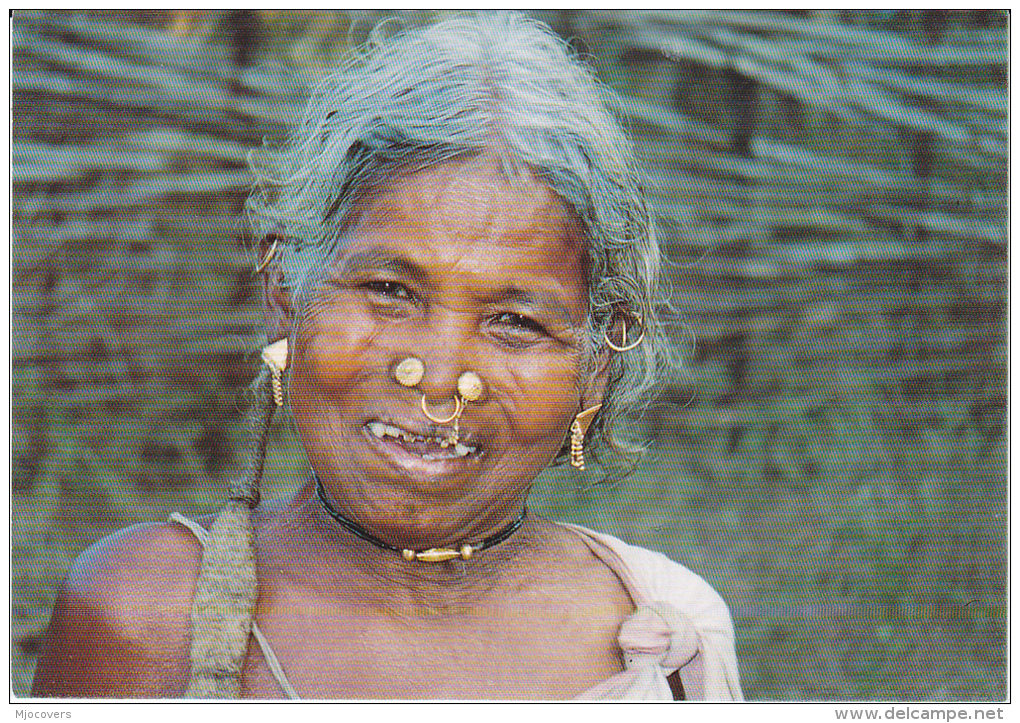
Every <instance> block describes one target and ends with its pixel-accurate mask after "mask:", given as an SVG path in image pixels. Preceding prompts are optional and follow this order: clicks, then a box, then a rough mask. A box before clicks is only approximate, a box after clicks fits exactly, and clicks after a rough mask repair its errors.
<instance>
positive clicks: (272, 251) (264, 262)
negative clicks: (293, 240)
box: [252, 236, 280, 276]
mask: <svg viewBox="0 0 1020 723" xmlns="http://www.w3.org/2000/svg"><path fill="white" fill-rule="evenodd" d="M279 245H280V237H279V236H277V237H276V238H275V239H273V245H272V246H270V247H269V250H268V251H266V255H265V256H263V257H262V258H261V259H260V260H259V262H258V263H257V264H255V272H254V273H253V274H252V276H258V275H259V274H261V273H262V272H263V271H265V270H266V267H267V266H269V262H270V261H272V260H273V257H274V256H276V248H277V247H278V246H279Z"/></svg>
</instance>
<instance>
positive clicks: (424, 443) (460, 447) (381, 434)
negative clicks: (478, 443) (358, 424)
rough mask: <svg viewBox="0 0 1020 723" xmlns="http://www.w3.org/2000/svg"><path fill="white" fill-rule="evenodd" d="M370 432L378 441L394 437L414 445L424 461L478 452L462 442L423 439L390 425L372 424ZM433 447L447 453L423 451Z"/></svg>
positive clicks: (430, 437)
mask: <svg viewBox="0 0 1020 723" xmlns="http://www.w3.org/2000/svg"><path fill="white" fill-rule="evenodd" d="M368 431H370V432H371V433H372V434H373V435H374V436H375V437H376V438H378V439H385V438H386V437H393V438H394V439H398V440H400V441H402V442H404V443H405V444H406V445H413V446H414V447H415V449H413V451H414V452H415V453H417V454H420V455H421V457H422V459H427V460H434V459H454V458H457V457H466V456H467V455H469V454H472V453H474V452H477V451H478V450H477V448H475V447H469V446H467V445H464V444H461V443H460V442H456V443H453V442H452V441H451V440H450V439H448V438H446V437H440V436H438V435H437V436H428V437H423V436H421V435H418V434H412V433H411V432H408V431H407V430H404V429H400V428H399V427H391V426H390V425H388V424H383V423H382V422H370V423H369V425H368ZM433 446H438V447H439V448H440V449H443V450H446V451H445V452H438V453H436V454H432V453H429V452H426V451H424V450H423V449H422V448H423V447H424V448H426V449H427V448H429V447H433ZM451 448H452V449H451Z"/></svg>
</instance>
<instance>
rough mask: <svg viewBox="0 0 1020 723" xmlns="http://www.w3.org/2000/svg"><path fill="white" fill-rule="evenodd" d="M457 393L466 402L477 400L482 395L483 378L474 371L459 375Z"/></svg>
mask: <svg viewBox="0 0 1020 723" xmlns="http://www.w3.org/2000/svg"><path fill="white" fill-rule="evenodd" d="M457 393H458V394H460V396H461V399H463V400H464V401H465V402H476V401H478V400H479V399H480V398H481V396H482V380H481V378H480V377H479V376H478V375H477V374H475V373H474V372H464V373H463V374H461V375H460V376H459V377H457Z"/></svg>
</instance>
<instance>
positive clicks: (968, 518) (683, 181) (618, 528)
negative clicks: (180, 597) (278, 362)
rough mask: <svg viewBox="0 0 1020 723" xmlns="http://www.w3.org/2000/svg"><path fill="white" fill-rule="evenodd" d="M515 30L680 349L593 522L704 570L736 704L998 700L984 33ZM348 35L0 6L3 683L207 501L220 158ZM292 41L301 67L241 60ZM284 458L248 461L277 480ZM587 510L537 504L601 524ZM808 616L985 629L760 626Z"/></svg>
mask: <svg viewBox="0 0 1020 723" xmlns="http://www.w3.org/2000/svg"><path fill="white" fill-rule="evenodd" d="M536 14H537V15H539V16H540V17H541V19H543V20H546V21H547V22H549V23H550V24H551V25H552V26H553V27H554V28H555V29H557V30H558V31H559V32H560V33H561V34H562V35H563V36H564V37H566V38H569V39H571V41H572V42H573V44H574V45H575V47H577V48H578V49H579V50H581V51H582V52H585V51H587V50H590V51H591V52H592V53H593V54H595V55H596V56H597V59H596V60H593V62H594V63H595V64H596V67H597V68H598V69H599V71H600V72H601V74H602V75H603V77H604V78H605V79H606V80H607V82H608V83H609V84H610V85H611V86H613V87H614V88H615V89H617V90H618V92H619V101H618V111H619V112H620V114H621V116H622V117H623V118H624V119H625V121H626V123H627V124H628V126H629V128H630V130H631V133H632V135H633V136H634V139H635V141H636V143H637V146H638V151H639V154H640V155H641V157H642V158H643V159H644V161H645V163H646V167H647V168H648V171H649V178H650V182H651V188H652V200H653V202H654V203H655V204H656V206H657V207H658V209H659V210H660V211H661V213H662V217H663V223H662V234H661V236H662V241H663V245H664V247H665V248H666V249H667V251H668V253H669V255H670V257H671V259H672V261H673V264H674V265H673V267H672V273H671V276H672V277H673V278H672V281H673V284H674V286H675V302H676V306H677V308H678V310H679V311H680V314H681V322H680V323H679V324H678V325H677V343H678V344H679V345H681V348H682V349H683V350H684V352H685V353H686V355H687V357H688V364H687V368H686V369H685V373H684V374H683V375H682V376H681V377H680V378H678V379H674V380H669V383H668V385H667V389H666V391H665V394H664V395H663V401H662V402H661V403H660V404H658V405H656V406H655V407H654V408H653V409H652V410H650V411H649V413H648V414H647V415H646V417H645V418H644V419H642V420H640V425H641V426H642V428H643V429H644V430H645V431H647V432H648V433H649V435H650V436H651V437H652V438H653V439H655V440H656V444H657V446H656V451H657V453H656V454H655V455H653V458H654V462H653V463H652V465H651V467H649V468H648V469H646V470H645V471H644V472H639V474H638V475H637V476H636V481H631V482H628V483H624V484H623V485H621V486H619V487H618V488H615V489H614V490H612V491H611V492H609V493H607V494H609V495H610V497H611V501H612V503H613V511H612V513H611V515H610V517H611V519H610V520H609V522H608V523H607V524H609V525H610V531H615V532H617V533H618V534H622V535H623V536H625V537H627V538H628V539H631V540H633V541H635V542H638V543H642V544H646V545H649V546H652V547H657V548H659V549H663V550H665V551H666V552H668V553H670V554H672V555H673V556H674V557H676V558H677V559H680V560H681V561H684V562H685V563H687V564H691V565H692V566H694V567H696V569H699V571H701V570H702V566H703V567H704V568H705V570H706V572H705V574H706V577H708V578H709V579H710V580H711V581H712V582H713V584H715V585H716V586H717V587H718V588H719V589H720V590H721V591H722V592H723V593H724V596H725V597H727V599H728V600H729V601H730V602H731V605H733V608H734V615H735V618H736V621H737V624H738V642H739V644H740V645H741V650H740V654H741V658H742V663H743V665H744V676H745V681H746V683H747V685H748V692H749V694H750V695H752V696H759V697H776V698H784V697H785V698H804V697H809V698H819V697H820V698H854V697H858V698H859V697H872V696H873V697H886V698H907V699H911V698H925V699H938V698H994V697H1002V696H1003V695H1004V691H1005V671H1004V668H1003V665H1004V663H1003V661H1004V654H1005V651H1004V647H1003V646H1004V640H1005V637H1004V636H1005V633H1004V629H1005V628H1004V624H1005V623H1004V615H1002V614H1001V611H1002V610H1004V609H1005V608H1004V607H1002V606H1003V605H1004V604H1005V547H1004V543H1005V513H1006V492H1005V490H1006V482H1005V462H1004V449H1005V447H1004V445H1005V431H1004V429H1005V410H1006V404H1007V396H1006V394H1007V392H1006V377H1005V374H1006V360H1007V352H1006V346H1005V334H1004V325H1005V317H1006V303H1007V302H1006V295H1005V293H1006V292H1005V288H1006V279H1007V276H1008V261H1007V258H1008V248H1007V244H1008V242H1007V233H1008V226H1007V221H1006V218H1007V214H1006V211H1007V193H1008V180H1007V171H1008V166H1007V163H1008V152H1009V134H1008V110H1009V108H1008V96H1007V93H1006V90H1005V83H1006V72H1007V71H1006V68H1007V63H1008V28H1006V27H1004V21H1003V19H1002V17H1001V16H999V15H996V14H995V13H955V14H953V13H943V12H941V11H938V12H937V11H925V12H913V13H909V12H905V13H900V14H899V15H896V16H878V15H875V14H871V15H868V14H866V13H842V14H840V13H830V12H824V13H806V14H805V13H799V14H797V13H794V14H790V13H774V12H722V11H711V12H682V11H673V12H664V11H662V12H641V13H606V12H600V11H572V12H561V13H549V12H547V13H536ZM379 17H381V16H379V15H376V14H372V13H368V14H365V15H363V16H354V15H351V14H345V13H334V14H321V13H320V14H318V15H317V16H305V15H301V14H296V13H295V14H292V15H288V14H277V15H271V14H264V15H263V16H261V17H259V16H258V15H257V14H254V13H251V12H248V13H247V14H244V13H242V14H241V15H234V16H232V17H228V18H220V21H221V25H220V26H219V27H218V28H216V27H213V28H211V29H210V28H208V27H207V30H209V32H210V33H212V34H213V36H214V40H215V39H216V38H220V39H226V40H228V41H230V40H233V41H234V46H233V48H232V47H231V46H230V43H229V42H228V43H226V44H224V43H218V42H210V39H209V37H206V36H207V35H208V34H209V33H205V36H204V35H203V33H195V34H194V36H191V37H188V36H187V33H186V29H182V28H181V27H180V26H179V25H174V24H173V23H174V22H175V21H176V22H178V23H180V22H181V18H180V17H179V16H178V17H174V16H171V15H168V16H166V17H165V18H156V17H155V16H154V14H150V15H149V16H142V17H135V16H132V17H125V16H123V15H116V14H113V15H111V14H75V13H62V12H57V13H35V12H16V13H15V14H14V20H13V30H12V32H13V35H12V46H13V54H14V55H13V58H14V64H13V77H12V81H13V97H14V125H13V145H12V182H13V189H14V203H13V207H12V241H13V244H12V249H13V253H12V302H13V303H12V326H13V340H14V341H13V349H12V361H13V372H12V382H13V390H12V391H13V425H14V426H13V430H14V431H13V440H12V441H13V487H14V499H13V508H14V509H13V513H14V519H13V529H12V532H13V535H12V538H13V548H12V558H13V562H14V563H15V564H14V566H13V567H12V571H13V573H12V575H13V587H14V601H13V610H12V626H13V630H12V632H13V635H12V641H13V655H14V658H15V660H14V683H15V690H16V692H19V691H20V692H22V693H23V692H24V690H25V686H26V682H25V681H26V680H27V679H28V677H30V670H31V666H32V660H33V656H34V654H35V652H36V648H37V645H38V640H39V636H40V634H41V632H42V631H43V630H44V627H45V622H46V617H47V615H48V606H49V605H50V604H51V602H52V598H53V594H54V589H55V585H56V583H57V581H58V580H59V578H60V577H61V576H62V575H63V573H64V571H65V570H66V567H67V565H68V562H69V560H70V559H71V558H72V557H73V556H74V555H75V554H77V552H79V551H80V550H81V549H82V548H83V547H84V546H85V545H87V544H88V543H90V542H91V541H92V540H94V539H95V538H96V537H97V536H98V535H100V534H103V533H104V532H107V531H109V530H110V529H111V528H113V527H116V526H117V525H119V524H124V523H125V522H130V521H132V520H135V519H146V518H150V519H151V518H152V516H153V515H161V514H164V513H165V512H167V511H169V510H171V509H177V508H181V507H184V508H185V509H188V510H195V509H211V508H213V507H215V506H216V504H217V502H216V500H218V499H219V496H220V495H221V492H220V490H222V489H223V487H224V480H225V478H226V477H227V476H228V475H229V474H230V473H231V472H232V470H233V468H234V463H235V450H236V449H237V447H238V445H239V444H240V443H242V441H243V436H242V432H241V430H240V425H239V424H238V421H239V418H240V415H241V412H242V410H243V407H244V398H243V393H242V392H241V391H240V390H243V388H244V386H245V385H246V384H247V382H248V380H249V379H250V378H251V376H252V374H253V371H254V368H255V365H256V359H257V355H255V354H254V350H256V349H257V348H258V347H259V346H260V342H259V336H260V330H259V313H258V311H257V298H256V293H255V288H254V285H253V283H252V279H251V255H250V252H249V251H248V248H247V241H248V240H247V239H246V237H245V230H244V226H243V222H242V221H241V220H240V219H239V214H240V211H241V207H242V203H243V199H244V197H245V196H246V194H247V192H248V188H249V184H250V182H251V177H250V174H249V173H248V170H247V157H248V153H249V152H250V151H251V150H252V149H254V148H259V147H260V146H261V145H262V144H263V141H264V140H267V141H268V142H269V143H270V145H272V144H273V143H278V142H279V141H281V140H282V139H283V138H284V137H285V134H286V132H287V128H288V123H290V122H292V121H293V119H294V118H295V117H296V115H297V114H298V109H299V108H300V105H301V102H302V98H303V96H304V93H305V92H306V88H307V86H308V84H309V83H311V82H313V81H314V79H315V77H316V76H317V74H318V73H319V72H320V70H319V68H318V67H316V62H314V61H315V60H321V61H323V62H328V61H329V59H330V58H331V57H333V56H332V53H333V52H334V51H333V48H335V47H342V46H343V45H345V42H336V40H337V38H338V37H339V38H340V39H341V41H344V40H348V41H349V40H351V39H353V40H357V39H358V38H359V35H358V33H359V32H362V31H363V30H367V29H368V28H370V27H372V25H374V23H375V22H376V20H377V19H378V18H379ZM253 18H254V19H253ZM324 18H325V20H324ZM139 19H141V20H144V21H146V22H147V23H148V25H140V24H136V23H134V22H127V20H139ZM405 19H408V20H409V21H411V22H413V21H416V20H417V18H416V17H411V16H407V17H406V18H405ZM299 21H300V22H299ZM327 21H328V22H327ZM341 21H342V22H341ZM206 23H207V25H208V20H207V21H206ZM245 23H248V25H245ZM295 27H297V28H298V30H297V31H296V32H297V36H298V38H299V40H300V41H301V42H298V43H297V44H296V45H291V49H292V51H293V52H292V54H291V56H290V59H291V60H293V58H294V57H295V55H294V52H297V51H296V50H294V48H297V50H300V52H301V53H303V55H302V59H303V60H304V61H305V62H302V63H299V64H298V65H299V66H300V67H299V68H298V69H295V68H294V67H293V66H291V67H287V66H284V65H281V64H279V63H275V62H271V58H268V57H266V56H265V55H264V56H261V57H260V59H259V62H253V61H252V60H251V59H250V58H248V57H245V56H244V55H243V53H242V55H238V53H239V52H241V51H244V50H245V48H246V47H247V43H246V41H245V38H247V37H256V36H258V35H259V31H260V29H261V31H262V32H263V36H262V37H263V38H264V39H265V38H268V37H269V35H270V33H269V32H268V31H281V32H282V31H292V30H293V28H295ZM244 32H248V33H249V35H248V36H245V35H244ZM182 35H183V36H184V37H182ZM302 43H304V45H302ZM310 58H312V59H313V60H309V59H310ZM279 437H280V443H281V444H282V445H284V448H285V449H287V450H288V451H287V452H286V453H284V456H285V457H286V459H285V460H284V461H282V462H278V463H277V464H278V466H279V468H280V469H285V470H290V471H294V470H297V469H299V468H300V467H301V464H302V463H301V460H300V454H299V453H298V452H297V451H296V450H295V447H294V445H295V442H294V439H293V435H292V434H290V433H289V430H288V429H286V428H283V429H281V430H279ZM552 479H553V481H554V482H555V481H556V479H557V478H556V477H555V474H554V475H553V477H552ZM282 489H283V490H285V489H286V485H283V487H282ZM550 489H552V487H550ZM678 490H680V491H679V492H678ZM543 495H545V496H543ZM593 495H594V493H590V492H588V491H586V490H583V489H581V490H578V491H576V492H575V493H572V495H571V496H569V499H566V498H564V497H563V496H562V495H561V496H557V495H555V494H553V493H551V492H546V493H541V492H540V494H539V496H538V499H537V500H536V504H538V505H539V506H540V507H541V506H543V505H544V506H545V508H546V509H548V510H549V511H550V512H552V513H558V515H559V516H560V517H566V518H573V519H577V520H579V521H582V522H589V523H590V522H591V521H592V515H598V516H600V517H599V519H602V520H603V521H605V520H606V518H605V514H606V513H605V510H604V507H602V506H600V505H602V503H601V502H598V501H597V500H596V497H595V496H593ZM599 499H603V500H604V496H603V498H599ZM664 530H668V531H667V532H664ZM780 539H782V540H783V544H779V545H778V546H777V544H778V543H777V540H780ZM692 540H693V542H692ZM855 568H859V569H856V570H855ZM862 571H863V572H862ZM798 575H800V576H803V577H805V578H806V579H810V580H813V581H814V582H813V583H812V584H813V587H811V588H810V589H802V588H801V587H798V586H797V585H795V584H794V583H792V582H790V580H791V576H793V577H797V576H798ZM868 586H870V587H869V588H868V590H864V591H862V588H864V587H868ZM819 600H825V601H835V602H836V603H838V604H842V605H846V606H851V608H848V609H852V606H854V605H864V606H868V605H871V606H873V607H872V608H868V609H872V610H874V609H875V608H874V606H875V605H884V606H886V607H885V608H882V609H888V608H889V606H903V605H921V606H924V605H944V606H948V607H946V608H945V609H947V610H950V609H958V608H959V606H960V605H963V604H969V602H968V601H973V600H978V601H980V603H981V604H980V606H979V608H978V609H980V610H981V611H983V612H982V614H981V615H980V616H978V617H974V616H973V615H971V616H969V617H967V618H966V619H963V620H955V621H954V620H949V619H948V617H947V616H945V615H942V616H941V617H940V616H939V615H938V614H933V615H934V620H932V619H928V618H925V624H926V625H928V626H929V627H928V628H924V629H922V627H923V626H920V625H919V624H912V623H911V622H910V621H909V620H905V619H904V618H903V617H902V616H899V617H896V618H895V620H894V621H892V622H890V620H889V619H885V618H882V616H881V615H873V616H872V618H873V619H869V618H868V616H867V615H865V616H863V617H862V616H857V617H856V618H855V617H854V615H853V614H852V613H845V610H846V609H844V613H845V614H841V615H837V616H836V617H835V618H833V619H826V620H812V621H809V622H807V623H805V622H804V621H803V620H801V621H800V622H799V623H798V622H797V615H796V614H789V613H778V612H775V610H774V609H772V608H768V606H769V605H773V606H775V605H779V606H782V605H788V604H793V603H797V604H803V603H804V602H805V601H808V602H818V601H819ZM762 605H765V606H766V608H767V609H766V610H765V611H763V609H762V607H761V606H762ZM953 606H956V607H953ZM769 610H771V612H769ZM929 612H930V610H929ZM922 617H924V616H922ZM931 617H932V616H931V615H929V618H931ZM942 618H946V619H942ZM798 625H799V627H798ZM883 631H884V632H883ZM933 635H934V636H941V638H942V642H939V643H936V642H934V641H933V639H932V636H933ZM883 636H884V637H883ZM975 636H976V637H977V639H979V640H980V641H982V642H981V644H980V645H978V646H976V647H973V649H966V645H967V643H966V642H964V641H966V640H968V639H970V640H973V639H974V638H975ZM819 640H820V641H821V642H819ZM762 646H764V647H765V649H764V650H763V649H762ZM826 646H828V648H827V649H825V647H826ZM861 650H865V651H870V652H868V653H867V655H866V656H865V657H867V656H870V658H868V659H869V660H870V661H871V662H870V663H868V664H867V665H864V664H861V663H860V662H859V661H857V660H855V651H857V654H858V655H859V652H860V651H861ZM961 651H964V652H961ZM791 661H799V662H791ZM875 661H878V662H875ZM868 665H870V666H871V667H870V668H869V667H868ZM862 667H863V668H866V670H863V671H862V670H861V668H862ZM961 668H962V669H963V670H962V672H961ZM876 669H877V672H875V671H876ZM869 676H870V677H869Z"/></svg>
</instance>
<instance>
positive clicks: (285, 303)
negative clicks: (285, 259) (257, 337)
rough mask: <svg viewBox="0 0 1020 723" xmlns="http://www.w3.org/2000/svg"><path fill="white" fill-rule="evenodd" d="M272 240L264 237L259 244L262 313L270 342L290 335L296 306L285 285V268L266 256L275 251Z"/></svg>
mask: <svg viewBox="0 0 1020 723" xmlns="http://www.w3.org/2000/svg"><path fill="white" fill-rule="evenodd" d="M275 250H276V249H275V247H273V245H272V241H270V240H268V239H263V240H262V242H261V243H260V244H259V266H263V265H264V268H262V271H261V272H260V274H259V276H260V278H261V279H262V302H263V304H262V313H263V316H264V318H265V322H266V337H267V338H268V339H269V341H270V342H274V341H277V340H279V339H283V338H284V337H288V336H290V331H291V328H292V326H293V321H294V307H293V304H292V303H291V298H290V291H289V290H288V289H287V288H286V287H285V286H284V285H283V270H282V269H281V268H280V265H279V263H275V262H274V259H272V258H266V255H267V254H271V253H274V252H275Z"/></svg>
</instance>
